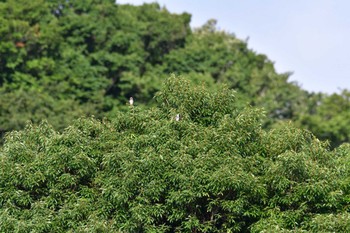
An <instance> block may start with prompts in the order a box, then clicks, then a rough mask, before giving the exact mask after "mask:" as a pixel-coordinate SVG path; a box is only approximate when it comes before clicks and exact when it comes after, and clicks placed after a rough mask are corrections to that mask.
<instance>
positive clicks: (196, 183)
mask: <svg viewBox="0 0 350 233" xmlns="http://www.w3.org/2000/svg"><path fill="white" fill-rule="evenodd" d="M234 95H235V93H234V92H233V91H232V90H230V89H228V88H227V87H220V89H219V91H210V90H207V89H206V88H205V86H201V85H197V84H191V83H190V82H189V81H188V80H186V79H184V78H180V77H176V76H172V77H171V78H169V79H168V80H167V81H166V83H165V84H164V86H163V88H162V90H161V91H160V92H158V93H157V95H156V96H155V100H156V101H157V107H154V108H152V109H148V110H145V109H143V108H142V107H141V108H140V107H138V106H133V107H131V106H130V109H129V111H126V112H119V113H118V114H117V115H116V116H114V118H112V119H105V120H103V121H99V120H96V119H93V118H85V119H80V120H78V121H75V122H74V123H73V124H72V125H71V126H70V127H68V128H66V129H65V130H64V131H63V132H62V133H59V132H57V131H55V130H54V129H53V128H52V127H51V126H50V125H48V124H47V123H45V122H44V123H42V124H40V125H38V126H35V125H27V127H26V128H25V129H24V130H21V131H13V132H11V133H9V134H8V135H7V136H6V138H5V144H4V147H3V148H2V150H1V152H0V153H1V162H2V167H1V173H0V221H1V223H2V224H1V225H0V229H1V230H0V231H4V232H14V231H36V232H64V231H74V232H82V231H92V232H96V231H102V232H106V231H114V232H116V231H126V232H222V231H227V232H248V231H255V232H260V231H264V230H265V231H268V230H269V229H276V231H278V229H280V231H282V230H283V231H288V230H298V229H299V230H317V231H322V230H343V229H349V221H347V220H348V214H347V212H346V211H347V206H348V204H349V200H350V199H349V194H350V192H349V191H350V190H349V188H348V187H349V185H348V180H349V179H348V177H349V174H350V173H349V171H350V170H349V166H344V164H348V163H349V161H350V147H349V145H344V146H342V147H340V148H338V149H337V150H336V151H333V152H330V151H329V150H328V149H327V145H326V144H325V143H323V142H320V141H319V140H318V139H316V138H315V137H314V136H313V135H312V134H311V133H310V132H308V131H305V130H300V129H297V128H294V127H292V126H291V125H281V126H280V127H279V128H276V129H274V130H269V131H266V130H263V129H262V121H263V112H262V110H260V109H256V108H252V107H246V108H245V109H244V110H240V108H237V106H236V104H237V102H236V100H235V96H234ZM177 114H180V115H181V119H180V120H179V121H176V120H175V116H176V115H177ZM325 221H326V222H328V223H330V222H332V221H336V223H337V225H335V224H333V225H328V224H325Z"/></svg>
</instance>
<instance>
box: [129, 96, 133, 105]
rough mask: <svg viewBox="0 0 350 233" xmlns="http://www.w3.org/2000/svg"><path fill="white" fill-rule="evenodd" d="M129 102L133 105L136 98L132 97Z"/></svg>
mask: <svg viewBox="0 0 350 233" xmlns="http://www.w3.org/2000/svg"><path fill="white" fill-rule="evenodd" d="M129 104H130V106H133V105H134V98H132V97H130V99H129Z"/></svg>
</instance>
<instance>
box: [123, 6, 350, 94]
mask: <svg viewBox="0 0 350 233" xmlns="http://www.w3.org/2000/svg"><path fill="white" fill-rule="evenodd" d="M117 2H118V3H120V4H123V3H130V4H135V5H140V4H142V3H143V2H154V1H152V0H117ZM157 2H158V3H159V4H160V5H161V6H165V7H166V8H167V9H168V10H169V11H170V12H173V13H182V12H188V13H190V14H191V15H192V22H191V26H192V27H199V26H201V25H203V24H204V23H205V22H206V21H207V20H208V19H212V18H213V19H217V21H218V24H217V26H218V27H219V28H220V29H222V30H225V31H227V32H230V33H234V34H235V35H236V36H237V37H238V38H240V39H243V40H245V39H246V38H248V37H249V41H248V46H249V48H251V49H253V50H254V51H256V52H258V53H264V54H266V55H267V56H268V57H269V59H270V60H272V61H273V62H274V63H275V67H276V69H277V71H278V72H280V73H283V72H287V71H291V72H293V75H292V76H291V77H290V81H296V82H297V83H298V84H299V85H300V86H301V87H302V88H304V89H306V90H309V91H322V92H327V93H332V92H339V91H340V89H344V88H346V89H350V1H348V0H294V1H287V0H216V1H214V0H158V1H157Z"/></svg>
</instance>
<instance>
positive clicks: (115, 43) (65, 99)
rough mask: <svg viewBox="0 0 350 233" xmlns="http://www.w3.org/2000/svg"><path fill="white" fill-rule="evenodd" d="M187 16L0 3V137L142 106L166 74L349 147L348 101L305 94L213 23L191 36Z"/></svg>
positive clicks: (97, 1) (103, 3)
mask: <svg viewBox="0 0 350 233" xmlns="http://www.w3.org/2000/svg"><path fill="white" fill-rule="evenodd" d="M190 19H191V16H190V15H189V14H186V13H184V14H180V15H177V14H172V13H169V12H168V11H167V10H166V9H164V8H160V7H159V5H157V4H145V5H143V6H131V5H116V4H115V3H114V1H111V0H86V1H60V0H53V1H44V0H34V1H30V2H28V1H23V0H18V1H15V0H8V1H3V2H0V22H1V23H0V38H1V40H0V54H1V56H0V94H1V99H0V130H1V132H2V133H4V132H8V131H10V130H13V129H22V128H23V127H24V126H25V124H26V122H27V121H28V120H30V121H31V122H33V123H39V122H41V120H43V119H47V120H48V121H49V123H50V124H52V125H53V126H54V127H55V128H56V129H59V130H61V129H64V128H65V127H67V126H68V125H69V124H70V122H72V120H73V119H76V118H77V117H79V116H82V115H86V116H90V115H94V116H96V117H97V118H102V117H104V116H113V115H114V114H115V112H118V111H124V110H125V103H126V100H127V99H128V98H129V97H130V96H133V97H134V99H136V100H137V102H138V104H139V105H140V104H141V105H144V106H147V107H149V106H152V105H154V102H153V101H152V98H153V96H154V94H155V93H156V92H157V91H158V90H159V89H160V86H161V84H162V82H163V81H164V80H165V78H167V77H168V76H169V74H171V73H175V74H178V75H183V76H186V77H187V78H189V79H191V80H192V81H193V82H195V83H203V82H204V83H206V84H207V85H208V86H209V87H210V88H211V89H213V90H214V89H215V88H216V85H217V84H218V83H225V84H226V85H228V87H229V88H232V89H234V90H236V91H237V93H236V96H237V101H239V102H240V104H239V107H240V108H243V107H244V106H246V105H247V104H248V105H251V106H258V107H263V108H264V109H265V111H266V113H267V116H268V118H267V119H266V120H265V122H264V127H270V128H271V127H273V126H274V125H275V124H276V123H277V122H280V121H286V120H287V121H289V120H292V121H293V122H294V123H295V124H296V125H299V126H301V127H303V128H308V129H310V130H311V131H312V132H313V133H315V134H316V135H317V136H318V137H319V138H320V139H328V140H330V142H331V144H332V146H337V145H339V144H341V143H342V142H349V134H350V133H349V132H350V93H349V91H347V90H344V91H343V92H342V93H341V94H333V95H330V96H329V95H325V94H322V93H308V92H307V91H305V90H302V89H301V88H300V87H299V86H298V85H296V84H295V83H290V82H288V77H289V75H290V74H289V73H285V74H278V73H277V72H276V71H275V69H274V66H273V63H272V62H271V61H270V60H269V59H268V58H267V57H266V56H265V55H262V54H257V53H255V52H254V51H252V50H250V49H248V47H247V43H246V42H245V41H242V40H240V39H238V38H236V37H235V36H234V35H233V34H230V33H227V32H223V31H218V30H217V29H216V28H215V20H209V21H208V23H207V24H205V25H203V27H201V28H197V29H194V30H193V29H191V28H190V26H189V23H190Z"/></svg>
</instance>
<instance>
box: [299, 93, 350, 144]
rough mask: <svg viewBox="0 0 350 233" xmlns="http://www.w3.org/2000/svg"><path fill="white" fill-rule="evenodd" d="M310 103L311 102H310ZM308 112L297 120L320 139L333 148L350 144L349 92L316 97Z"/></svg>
mask: <svg viewBox="0 0 350 233" xmlns="http://www.w3.org/2000/svg"><path fill="white" fill-rule="evenodd" d="M310 102H311V101H310ZM315 102H316V103H314V105H313V106H311V107H309V109H310V110H309V112H308V113H306V114H303V115H302V116H301V117H300V118H299V119H298V120H299V122H300V123H299V124H300V125H301V126H303V127H306V128H308V129H310V130H311V131H312V132H314V133H315V135H317V136H318V137H319V138H320V139H323V140H329V141H330V142H331V144H332V146H333V147H336V146H339V145H340V144H342V143H344V142H350V92H349V91H347V90H343V91H342V93H340V94H332V95H329V96H323V97H321V98H320V97H319V98H317V97H316V101H315Z"/></svg>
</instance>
